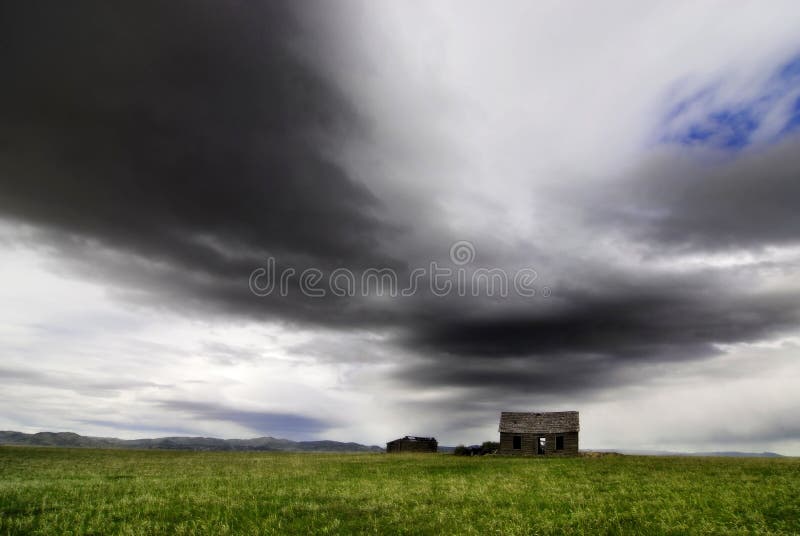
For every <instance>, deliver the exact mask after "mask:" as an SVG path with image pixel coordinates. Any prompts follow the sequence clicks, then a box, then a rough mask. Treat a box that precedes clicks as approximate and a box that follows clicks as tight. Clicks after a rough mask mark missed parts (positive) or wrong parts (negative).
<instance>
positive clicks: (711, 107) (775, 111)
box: [660, 55, 800, 151]
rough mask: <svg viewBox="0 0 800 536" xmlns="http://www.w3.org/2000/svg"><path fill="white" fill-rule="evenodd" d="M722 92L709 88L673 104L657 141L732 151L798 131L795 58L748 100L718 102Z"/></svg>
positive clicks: (798, 63)
mask: <svg viewBox="0 0 800 536" xmlns="http://www.w3.org/2000/svg"><path fill="white" fill-rule="evenodd" d="M722 89H724V86H722V85H721V84H714V85H710V86H708V87H705V88H703V89H702V90H700V91H696V92H695V93H693V94H692V95H690V96H688V97H684V98H682V99H680V100H678V102H677V103H675V104H673V105H672V106H671V107H670V108H669V110H668V112H667V113H666V114H665V116H664V119H663V121H662V136H661V138H660V139H661V142H662V143H671V144H679V145H684V146H703V147H709V148H716V149H723V150H730V151H738V150H741V149H744V148H745V147H747V146H749V145H753V144H757V143H774V142H775V141H778V140H779V139H780V138H782V137H783V136H785V135H787V134H788V133H790V132H792V131H794V130H797V129H798V128H800V55H798V56H797V57H795V58H793V59H792V60H791V61H788V62H786V63H784V64H783V65H781V66H779V67H778V68H777V69H775V71H774V73H773V75H771V76H770V77H768V79H767V80H765V81H764V82H763V84H762V85H761V87H759V88H756V91H755V92H751V93H750V94H749V95H742V96H741V97H740V98H738V99H733V98H731V97H730V96H726V97H723V96H722V95H723V92H722Z"/></svg>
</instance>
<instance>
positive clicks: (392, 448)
mask: <svg viewBox="0 0 800 536" xmlns="http://www.w3.org/2000/svg"><path fill="white" fill-rule="evenodd" d="M437 451H438V443H437V441H436V440H435V439H432V440H430V441H415V440H410V439H395V440H394V441H390V442H388V443H386V452H388V453H395V452H437Z"/></svg>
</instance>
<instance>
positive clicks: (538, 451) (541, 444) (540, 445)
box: [536, 437, 547, 454]
mask: <svg viewBox="0 0 800 536" xmlns="http://www.w3.org/2000/svg"><path fill="white" fill-rule="evenodd" d="M546 445H547V439H546V438H544V437H540V438H539V441H538V448H537V449H536V454H544V453H545V452H546V448H545V447H546Z"/></svg>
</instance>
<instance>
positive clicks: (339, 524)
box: [0, 447, 800, 535]
mask: <svg viewBox="0 0 800 536" xmlns="http://www.w3.org/2000/svg"><path fill="white" fill-rule="evenodd" d="M163 533H170V534H287V533H296V534H309V533H316V534H326V533H327V534H337V533H377V534H381V533H384V534H385V533H392V534H397V533H400V534H504V535H506V534H559V533H573V534H598V533H600V534H686V533H698V534H699V533H702V534H798V533H800V459H758V458H753V459H737V458H658V457H634V456H619V457H610V456H609V457H602V458H573V459H519V458H513V459H512V458H501V457H494V456H487V457H474V458H462V457H456V456H451V455H444V454H439V455H385V454H353V455H347V454H280V453H278V454H272V453H260V452H252V453H243V452H238V453H227V452H170V451H129V450H88V449H87V450H83V449H52V448H24V447H0V534H163Z"/></svg>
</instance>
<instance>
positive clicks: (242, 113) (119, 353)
mask: <svg viewBox="0 0 800 536" xmlns="http://www.w3.org/2000/svg"><path fill="white" fill-rule="evenodd" d="M512 4H513V6H512ZM624 4H625V3H622V2H621V3H618V4H617V5H615V6H612V7H609V8H603V9H602V10H600V9H599V8H587V9H589V12H588V13H580V14H576V13H574V12H573V11H571V10H570V9H568V8H567V7H563V8H558V9H555V8H554V9H552V10H546V11H547V13H545V12H544V11H542V10H540V9H535V7H534V6H531V5H525V3H514V2H512V3H511V4H510V5H509V6H508V9H489V8H488V7H487V6H483V5H481V4H480V3H467V4H465V5H463V6H461V5H451V4H449V3H448V2H440V3H436V5H435V6H421V5H417V6H411V5H403V6H401V5H393V4H392V3H389V2H377V3H372V2H360V1H357V0H352V1H346V2H342V3H340V4H337V5H330V4H325V5H323V4H322V3H317V2H219V1H215V0H201V1H188V0H179V1H176V2H155V1H144V2H136V3H129V4H123V5H111V4H109V3H107V2H91V1H82V2H77V3H76V2H72V3H64V2H48V1H45V2H27V3H17V4H15V5H9V6H4V7H3V8H2V15H1V16H0V42H1V43H2V46H0V65H2V72H3V78H4V83H3V84H2V85H1V86H0V117H2V121H1V122H0V217H2V228H0V231H2V233H0V239H2V243H3V244H4V247H5V248H6V258H7V260H8V262H6V263H5V266H4V270H5V272H4V273H5V274H6V280H7V281H13V282H15V283H16V284H15V285H9V287H8V289H7V290H6V291H5V292H6V294H5V295H4V300H5V301H6V303H10V304H12V303H13V304H16V305H15V306H9V307H8V308H7V310H6V311H5V313H4V314H5V315H6V316H5V317H4V319H3V323H4V324H6V325H8V326H10V327H9V328H6V329H7V333H4V335H6V338H7V341H8V342H6V343H5V345H4V346H3V347H2V348H3V352H4V353H5V354H6V355H7V358H6V361H4V362H3V363H0V365H2V366H0V373H1V374H0V375H2V376H4V377H5V379H6V380H7V383H9V384H10V385H14V386H16V387H15V388H16V391H15V392H13V393H10V394H7V395H4V396H6V398H5V399H3V401H4V403H5V404H8V405H9V407H13V408H15V409H14V410H13V411H10V412H9V415H10V416H9V417H8V421H9V422H8V423H7V424H6V426H7V427H12V426H15V425H18V424H19V423H22V424H19V425H20V426H22V425H25V426H29V427H36V426H40V424H38V423H39V421H37V422H32V423H29V424H26V423H28V421H30V420H31V419H36V418H37V417H36V415H35V412H32V411H28V410H27V409H26V408H25V407H23V405H22V402H21V401H23V400H26V399H31V398H35V397H40V398H41V399H42V400H45V401H46V402H42V403H43V404H46V405H47V407H50V408H53V407H55V408H58V407H62V408H63V407H66V406H65V404H69V400H72V403H74V405H75V408H76V410H75V411H76V415H75V416H74V418H73V417H70V419H71V420H70V421H69V422H75V423H84V424H86V425H87V426H88V425H91V426H96V427H99V428H103V427H104V426H106V425H107V426H106V427H108V428H113V429H115V430H118V429H124V428H125V424H124V423H133V424H130V425H129V426H128V429H129V430H130V431H132V432H137V433H138V432H142V431H145V430H148V428H147V427H146V426H145V425H142V424H141V423H143V422H151V421H152V422H153V425H152V427H151V428H149V429H150V430H157V431H168V430H170V429H172V430H178V429H180V430H184V429H191V430H201V429H203V430H210V431H212V432H213V431H214V430H219V431H220V432H219V433H220V434H221V435H224V434H227V435H231V434H241V433H250V432H252V433H258V434H264V435H270V434H273V435H274V434H278V433H280V434H284V435H287V436H292V435H302V436H304V437H312V436H318V435H321V434H329V435H330V434H332V435H333V437H337V438H340V439H346V440H361V441H365V442H380V441H381V440H382V435H381V434H387V433H390V430H392V431H393V430H394V427H395V426H396V427H401V426H404V427H408V429H406V430H405V432H406V433H411V434H417V433H419V434H421V435H425V434H428V433H430V434H435V430H432V431H427V430H420V429H419V428H436V427H441V429H442V430H445V431H446V433H447V434H450V435H446V436H445V437H444V440H445V441H456V440H459V441H468V439H466V438H465V439H459V438H457V437H456V435H457V434H458V433H459V432H458V430H459V429H461V430H469V431H470V433H476V434H477V433H485V431H486V430H490V429H493V428H492V427H493V426H494V420H495V418H496V414H497V413H498V412H499V411H501V410H513V409H521V410H525V409H533V408H531V407H530V406H533V405H536V406H538V407H543V406H544V407H547V408H552V409H565V408H563V407H562V406H564V405H572V404H583V405H585V407H587V408H589V409H588V411H589V413H590V415H591V412H592V411H595V414H594V415H595V416H598V417H597V418H598V419H600V421H602V420H603V419H604V418H605V419H606V421H603V422H607V421H608V418H607V415H605V414H604V413H603V411H604V410H603V409H602V408H604V407H605V406H603V404H610V403H611V402H609V400H615V399H617V398H618V399H619V400H623V399H624V397H626V396H634V395H635V396H639V397H640V400H642V401H644V402H643V404H644V403H645V402H648V401H649V403H652V404H654V405H656V406H658V404H661V401H660V399H658V398H657V396H656V395H655V394H647V393H646V394H642V392H643V391H646V390H648V389H654V390H658V389H661V391H658V392H659V393H661V392H668V391H669V392H677V388H676V387H675V385H677V384H680V385H681V386H682V387H681V388H685V389H686V390H687V392H690V391H691V389H694V388H695V385H696V384H695V383H693V382H694V381H695V380H696V378H695V377H694V376H692V377H691V378H689V376H688V375H690V374H691V375H696V376H697V377H698V378H701V380H702V381H701V380H697V382H698V383H702V384H703V385H707V386H709V389H712V388H715V389H717V390H718V391H719V392H720V393H724V395H723V394H721V395H720V397H721V399H722V398H724V397H726V396H727V397H729V396H733V395H730V392H729V391H728V390H727V389H728V388H727V387H725V386H728V385H729V383H725V382H736V381H740V380H741V379H742V378H744V377H748V376H749V375H750V373H749V372H746V371H745V366H744V365H743V364H742V363H747V362H748V359H750V360H753V361H756V360H757V361H758V362H759V363H763V364H764V370H765V371H773V373H774V377H771V379H770V378H769V377H765V378H764V379H763V383H761V384H759V385H758V386H748V387H747V388H748V389H751V390H756V389H757V388H765V386H769V385H774V386H777V387H776V389H788V388H787V387H785V386H784V383H783V381H782V378H787V377H792V374H794V373H795V372H796V371H797V369H796V368H792V365H791V364H790V363H791V361H790V359H789V357H787V355H789V354H790V353H791V351H792V350H791V348H790V347H789V346H786V344H785V341H786V340H790V339H792V338H793V337H796V336H797V333H798V327H800V306H799V305H798V304H800V299H798V298H799V297H800V296H799V295H798V294H799V293H800V288H799V287H798V285H797V279H796V275H797V269H798V266H800V249H799V248H798V246H800V216H798V215H797V207H798V206H800V181H799V180H798V178H799V177H800V157H798V156H797V155H798V151H797V148H798V143H799V142H798V138H797V132H796V128H797V126H798V124H800V123H798V121H797V120H796V117H797V110H798V109H799V108H798V104H797V103H800V75H798V74H797V72H799V71H797V69H796V64H797V60H796V58H797V54H798V50H800V43H798V42H796V38H795V37H794V36H795V33H796V22H797V21H798V20H800V11H798V10H797V8H796V6H793V5H792V4H790V3H787V4H784V5H782V6H781V7H777V6H775V7H773V8H771V9H761V10H757V9H754V8H745V7H740V8H736V9H734V8H731V15H730V18H728V19H726V20H727V21H728V22H726V24H727V25H730V26H731V28H733V29H731V28H728V26H725V25H722V26H721V27H719V28H717V27H714V28H708V27H705V26H702V25H700V26H697V27H696V28H695V27H691V28H687V27H685V25H684V22H685V21H684V20H683V19H682V18H681V17H676V16H675V15H674V14H673V13H672V12H671V11H669V10H667V9H666V8H661V7H652V8H650V9H646V8H644V7H636V8H634V7H632V6H629V5H624ZM687 5H688V4H687ZM512 7H513V9H512ZM687 9H688V8H687ZM693 9H696V10H697V14H696V17H697V20H708V19H709V18H712V17H713V16H714V9H712V8H711V7H696V8H693ZM790 14H791V16H790ZM623 21H636V24H632V23H630V22H623ZM637 28H641V29H642V30H641V31H646V32H647V34H648V35H651V36H652V38H648V39H646V40H645V39H643V38H642V34H640V33H639V30H637ZM733 35H737V36H738V38H737V39H738V40H734V39H733V38H732V37H731V36H733ZM645 41H646V42H645ZM631 43H640V44H641V46H634V47H632V46H631ZM687 43H691V44H694V45H693V46H695V47H696V50H693V51H692V53H691V54H689V53H687V52H686V47H687V46H689V45H688V44H687ZM713 43H721V45H720V46H714V45H713ZM599 44H602V45H603V46H598V45H599ZM723 45H724V46H723ZM623 60H624V61H623ZM611 65H613V66H618V69H617V72H616V73H615V76H611V77H610V76H609V71H610V70H609V66H611ZM792 66H795V67H792ZM676 103H677V104H676ZM587 118H590V120H589V119H587ZM457 241H467V242H468V243H470V244H471V245H472V246H474V247H475V248H476V254H475V255H474V258H471V259H470V262H469V263H468V264H467V265H466V266H464V265H462V264H460V261H459V260H458V259H456V258H451V256H450V247H451V245H452V244H454V243H456V242H457ZM473 253H475V252H473ZM270 258H272V259H275V261H276V268H277V270H278V271H282V270H287V269H291V270H294V273H295V274H296V276H295V278H294V279H292V280H291V282H290V284H289V288H288V290H289V291H288V292H287V293H278V292H275V293H272V294H270V295H268V296H257V295H254V293H253V292H251V289H250V288H249V286H248V282H249V278H250V275H251V273H252V272H253V270H255V269H258V268H263V267H264V266H265V263H266V262H267V259H270ZM432 262H436V263H438V265H439V266H440V267H444V268H448V269H451V270H453V273H455V272H456V271H457V270H458V269H459V268H462V267H463V268H464V269H466V270H468V271H469V273H472V271H474V270H475V269H481V268H482V269H486V270H497V271H500V272H502V273H505V274H507V275H508V276H509V278H510V279H512V280H513V274H514V273H515V272H516V271H518V270H520V269H532V270H535V272H536V279H535V284H536V286H537V289H539V292H537V293H536V294H535V296H526V295H521V294H520V293H515V292H514V291H513V290H514V289H513V286H512V292H510V294H509V295H504V296H498V295H491V294H490V293H483V294H476V295H473V294H472V293H467V292H464V293H459V292H458V291H452V292H448V293H446V295H436V294H435V293H432V292H431V291H430V288H431V287H430V284H431V277H432V275H431V273H430V270H429V268H430V266H431V263H432ZM308 268H313V269H316V270H319V271H320V273H321V274H322V275H323V276H324V278H327V277H328V276H330V274H331V273H333V271H334V270H336V269H346V270H348V271H350V272H351V273H353V274H355V275H356V276H358V275H361V274H363V273H364V271H365V270H369V269H375V270H391V271H392V273H393V274H395V275H396V276H397V279H398V281H399V283H400V285H401V287H402V285H403V284H404V283H405V282H407V281H409V277H410V275H411V274H412V273H413V272H414V270H415V269H418V268H424V269H426V270H428V271H426V272H425V273H424V275H423V276H422V277H421V278H420V279H419V281H418V283H419V286H418V289H417V292H415V293H412V295H408V296H403V295H400V296H386V295H381V293H379V292H367V293H356V294H355V295H345V296H340V295H335V294H334V293H331V292H327V293H326V295H325V296H324V297H321V298H320V297H312V296H309V295H308V294H307V293H304V292H302V291H301V290H302V289H301V288H300V285H299V282H298V277H297V276H298V275H299V274H300V273H301V272H303V270H305V269H308ZM454 277H455V276H454ZM324 280H327V279H324ZM543 286H546V287H547V293H542V292H541V289H542V288H543ZM84 309H85V310H86V311H88V312H86V311H84ZM762 347H764V348H769V351H768V352H767V351H766V350H764V351H763V352H762ZM787 348H789V349H787ZM770 352H772V353H770ZM765 355H772V356H773V358H768V357H764V356H765ZM770 359H773V360H772V361H771V360H770ZM720 360H721V361H720ZM719 362H723V363H726V362H730V363H736V365H735V366H734V367H733V370H732V371H728V372H726V374H721V373H720V370H721V368H713V367H712V368H704V367H711V364H713V365H714V366H715V367H716V366H717V364H718V363H719ZM787 363H789V364H787ZM106 367H108V370H106ZM771 367H773V368H771ZM781 367H783V368H781ZM722 368H723V369H724V367H722ZM737 370H738V371H741V373H736V371H737ZM778 370H780V373H779V372H776V371H778ZM687 371H688V372H687ZM787 371H788V372H787ZM662 377H669V378H674V383H673V384H669V385H667V386H664V385H663V384H661V383H659V382H660V381H661V378H662ZM132 378H135V380H134V379H132ZM682 380H685V385H684V384H682V383H681V381H682ZM770 382H772V383H770ZM718 384H719V385H718ZM723 384H724V385H723ZM715 386H716V387H715ZM670 390H673V391H670ZM221 392H224V393H226V394H227V396H219V397H218V395H219V394H220V393H221ZM654 392H655V391H654ZM65 393H71V394H65ZM81 393H83V395H85V397H94V398H96V399H102V403H103V404H104V406H103V407H102V408H103V409H102V410H101V409H100V406H99V405H93V404H92V403H89V402H86V398H85V397H82V398H78V399H69V398H68V397H69V396H81ZM299 393H302V394H303V396H300V394H299ZM630 393H634V394H630ZM648 396H650V398H647V397H648ZM98 404H99V403H98ZM293 405H296V406H297V407H294V406H293ZM106 407H114V408H120V411H121V412H122V413H124V415H120V416H119V419H116V420H115V419H109V418H106V416H104V412H105V408H106ZM715 407H716V406H715ZM723 407H724V404H723V403H722V402H720V403H719V408H723ZM336 408H341V409H340V410H339V409H336ZM566 409H571V408H566ZM578 409H581V408H578ZM684 409H685V411H689V409H686V408H684ZM658 411H661V413H660V415H661V417H663V419H664V422H667V421H668V420H669V419H670V418H671V414H669V412H668V411H665V410H663V408H662V407H661V406H658ZM719 411H720V412H722V411H723V410H722V409H719ZM334 414H340V415H342V417H341V419H338V420H337V419H332V418H331V416H332V415H334ZM54 415H62V413H59V412H58V411H56V412H54ZM752 415H753V417H752V418H753V419H757V418H760V417H758V416H757V415H756V413H753V414H752ZM786 415H787V413H786V412H783V411H782V410H781V411H776V416H775V417H774V418H773V419H771V420H769V421H765V422H769V423H770V424H769V426H766V425H765V426H766V428H765V427H761V428H759V427H753V430H757V431H758V434H760V435H761V436H762V437H766V438H771V439H770V441H773V440H774V441H790V440H791V441H793V440H795V439H796V434H795V433H794V428H791V427H789V428H787V425H786V423H785V420H786V417H785V416H786ZM159 416H160V417H159ZM635 418H640V420H641V419H643V418H644V417H633V416H632V417H631V418H630V419H632V420H635ZM648 419H650V417H648ZM182 421H188V422H189V425H186V424H185V423H182ZM103 423H105V425H104V424H103ZM203 423H208V424H207V427H206V428H203V426H204V425H203ZM184 425H185V426H186V428H182V426H184ZM41 426H44V424H41ZM369 426H371V427H372V428H369ZM701 426H702V424H697V427H698V428H699V427H701ZM598 428H600V427H598ZM589 430H590V434H591V433H592V432H591V426H590V428H589ZM787 430H788V431H787ZM78 431H80V430H78ZM101 431H102V430H101ZM98 433H99V432H98ZM208 433H210V432H208ZM347 434H355V435H358V434H361V435H360V436H358V437H352V436H348V435H347ZM597 434H598V435H597V436H596V437H598V438H600V439H598V441H607V440H608V437H610V436H608V435H603V432H597ZM686 435H687V436H690V435H691V433H690V431H687V432H686ZM590 437H591V435H590ZM479 439H480V438H479ZM747 439H748V436H747V433H745V432H741V431H734V432H731V431H725V430H722V429H720V430H718V431H714V434H712V435H710V436H709V437H708V438H706V440H707V441H708V442H709V444H710V443H714V442H716V443H720V442H724V441H726V440H729V441H732V442H733V441H740V442H746V440H747ZM476 440H477V439H476ZM793 445H794V443H793ZM596 446H604V445H596ZM791 448H794V447H791ZM797 448H800V447H797Z"/></svg>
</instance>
